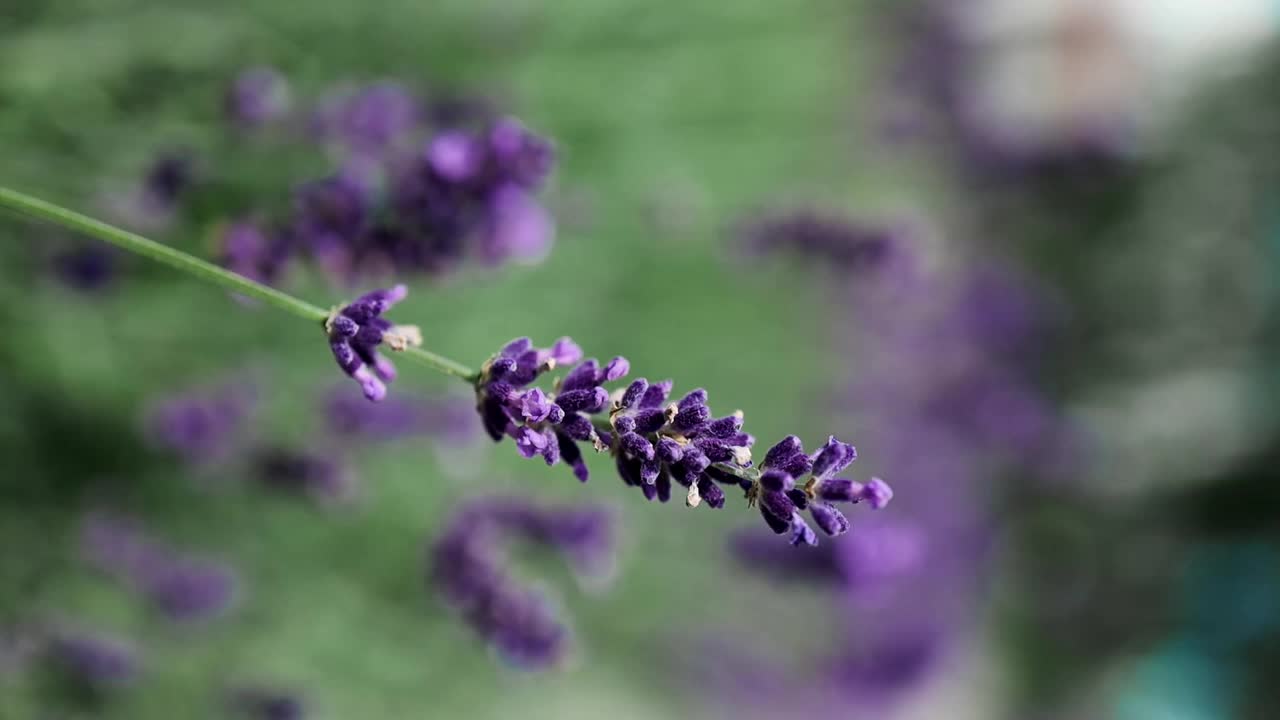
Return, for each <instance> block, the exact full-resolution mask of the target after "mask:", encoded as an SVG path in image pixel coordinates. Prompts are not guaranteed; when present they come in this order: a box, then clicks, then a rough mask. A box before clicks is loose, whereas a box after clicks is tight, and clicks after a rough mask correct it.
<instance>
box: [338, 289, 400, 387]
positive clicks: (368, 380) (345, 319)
mask: <svg viewBox="0 0 1280 720" xmlns="http://www.w3.org/2000/svg"><path fill="white" fill-rule="evenodd" d="M408 294H409V290H408V288H406V287H405V286H404V285H396V286H395V287H392V288H388V289H386V290H374V291H373V292H370V293H366V294H364V295H361V296H360V297H358V298H356V299H355V300H354V301H352V302H351V304H350V305H347V306H346V307H343V308H341V309H335V310H334V311H333V312H332V313H330V314H329V318H328V320H326V321H325V331H326V332H328V334H329V347H330V348H331V349H332V350H333V357H334V359H336V360H337V361H338V367H340V368H342V371H343V372H345V373H346V374H348V375H350V376H351V377H352V378H354V379H355V381H356V382H358V383H360V388H361V390H363V391H364V396H365V397H366V398H368V399H369V400H371V401H374V402H377V401H378V400H381V399H382V398H384V397H386V395H387V386H386V384H385V383H388V382H391V381H392V380H393V379H395V376H396V370H395V366H394V365H392V364H391V361H390V360H387V359H386V358H384V357H382V356H381V355H379V354H378V346H379V345H382V344H385V345H386V346H387V347H389V348H391V349H392V350H404V349H405V348H407V347H409V346H411V345H412V346H418V345H421V344H422V332H421V331H420V330H419V329H418V328H417V327H416V326H414V325H392V324H391V323H390V322H388V321H386V320H384V319H382V314H383V313H384V312H386V311H387V310H388V309H389V308H390V307H391V306H392V305H395V304H396V303H398V302H400V301H401V300H403V299H404V298H405V296H406V295H408Z"/></svg>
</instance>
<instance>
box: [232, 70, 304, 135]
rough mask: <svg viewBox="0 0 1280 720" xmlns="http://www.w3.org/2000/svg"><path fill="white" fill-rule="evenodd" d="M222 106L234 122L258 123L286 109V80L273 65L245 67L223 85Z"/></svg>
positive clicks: (277, 116)
mask: <svg viewBox="0 0 1280 720" xmlns="http://www.w3.org/2000/svg"><path fill="white" fill-rule="evenodd" d="M223 109H224V111H225V112H226V115H227V119H228V120H230V121H231V122H232V123H234V124H235V125H238V126H240V127H242V128H246V129H252V128H257V127H261V126H262V125H265V124H267V123H269V122H271V121H272V120H276V119H277V118H279V117H281V116H282V115H284V113H286V112H288V110H289V81H288V80H286V79H285V77H284V76H283V75H281V74H280V72H279V71H277V70H275V69H274V68H269V67H255V68H250V69H248V70H245V71H243V72H241V73H240V74H239V75H237V76H236V78H235V80H234V81H233V82H232V83H231V86H230V87H229V88H227V93H226V96H225V98H224V100H223Z"/></svg>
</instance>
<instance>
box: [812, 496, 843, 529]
mask: <svg viewBox="0 0 1280 720" xmlns="http://www.w3.org/2000/svg"><path fill="white" fill-rule="evenodd" d="M809 514H810V515H812V516H813V521H814V522H815V523H817V525H818V528H819V529H821V530H822V532H824V533H826V534H828V535H830V536H831V537H836V536H837V535H843V534H844V533H845V532H847V531H848V530H849V520H848V518H846V517H845V516H844V513H842V512H840V511H839V510H837V509H836V508H835V506H833V505H828V504H827V503H814V504H812V505H810V506H809Z"/></svg>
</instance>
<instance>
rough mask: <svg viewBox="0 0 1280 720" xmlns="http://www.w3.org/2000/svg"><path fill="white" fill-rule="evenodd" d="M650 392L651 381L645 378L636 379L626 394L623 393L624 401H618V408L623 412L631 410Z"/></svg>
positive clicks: (628, 387)
mask: <svg viewBox="0 0 1280 720" xmlns="http://www.w3.org/2000/svg"><path fill="white" fill-rule="evenodd" d="M648 390H649V381H648V380H645V379H644V378H636V379H635V380H632V381H631V384H630V385H628V386H627V390H626V392H624V393H622V399H621V400H619V401H618V407H620V408H622V409H623V410H627V409H630V408H632V407H634V406H635V405H636V403H639V402H640V398H642V397H644V394H645V393H646V392H647V391H648Z"/></svg>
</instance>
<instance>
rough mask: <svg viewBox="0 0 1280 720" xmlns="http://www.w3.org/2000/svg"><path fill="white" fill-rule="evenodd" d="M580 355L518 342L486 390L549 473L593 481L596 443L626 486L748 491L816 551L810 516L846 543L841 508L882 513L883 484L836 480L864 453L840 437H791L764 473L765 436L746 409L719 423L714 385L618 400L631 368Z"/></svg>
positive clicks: (639, 385)
mask: <svg viewBox="0 0 1280 720" xmlns="http://www.w3.org/2000/svg"><path fill="white" fill-rule="evenodd" d="M562 348H569V349H571V351H570V352H560V350H561V349H562ZM581 354H582V353H581V351H580V350H579V349H578V346H577V345H576V344H574V343H573V342H572V341H571V340H569V339H568V338H562V339H561V340H560V341H559V342H557V343H556V345H555V347H553V348H550V349H539V348H536V347H534V345H533V343H532V342H531V341H530V340H529V339H528V338H518V339H516V340H513V341H511V342H510V343H508V344H507V345H506V347H504V348H503V349H502V350H501V351H499V353H498V354H497V355H495V356H493V357H492V358H490V359H489V361H488V362H486V363H485V365H484V367H483V368H482V369H481V372H480V377H479V379H478V381H477V383H476V396H477V411H478V412H479V414H480V417H481V421H482V423H483V425H484V428H485V431H486V432H487V433H488V434H489V437H491V438H492V439H493V440H494V441H495V442H501V441H502V439H503V438H504V437H510V438H512V439H513V440H514V441H515V444H516V448H517V450H518V451H519V452H520V454H521V455H522V456H524V457H527V458H532V457H541V458H542V459H543V460H545V461H546V463H547V464H548V465H554V464H556V463H558V462H560V461H564V462H565V463H566V464H568V465H569V466H570V467H571V468H572V469H573V472H574V475H575V476H577V478H578V479H579V480H581V481H583V482H586V480H587V477H588V471H587V466H586V463H585V461H584V460H583V457H582V455H583V453H582V448H581V446H580V445H579V443H589V444H590V445H591V447H593V448H594V449H595V450H596V451H597V452H605V451H608V452H609V453H610V454H611V455H612V456H613V458H614V464H615V466H616V468H617V471H618V475H619V477H621V478H622V481H623V483H624V484H626V485H628V486H633V487H636V488H638V489H639V490H640V492H641V494H642V495H643V496H644V497H645V499H647V500H655V499H656V500H658V501H659V502H667V501H668V500H670V498H671V493H672V488H673V484H679V485H681V486H683V487H684V488H686V492H685V502H686V504H687V505H689V506H690V507H697V506H698V505H701V504H703V503H704V502H705V503H706V504H707V505H708V506H710V507H713V508H720V507H723V506H724V503H725V494H724V490H723V489H722V488H721V485H731V486H737V487H739V488H741V489H743V490H744V491H745V493H746V496H747V499H748V504H749V505H756V504H759V506H760V508H761V515H762V516H763V518H764V520H765V522H766V523H767V524H768V525H769V527H770V528H771V529H772V530H773V531H774V532H776V533H779V534H784V533H790V535H791V540H792V543H793V544H803V545H816V544H817V535H816V534H815V533H814V532H813V530H812V529H811V528H810V527H809V525H808V523H807V522H806V521H805V520H804V518H803V517H802V516H801V515H800V512H801V511H804V510H808V511H809V513H810V515H811V516H812V517H813V519H814V521H815V522H816V523H817V525H818V527H819V528H820V529H821V530H822V531H823V532H825V533H826V534H828V535H832V536H835V535H840V534H842V533H844V532H846V531H847V530H848V529H849V522H848V520H847V519H846V518H845V517H844V515H843V514H842V513H841V512H840V511H839V510H838V509H837V508H836V507H835V506H834V505H832V504H831V503H833V502H846V503H857V502H860V501H862V500H867V501H868V504H869V505H870V506H871V507H873V508H877V509H878V508H879V507H883V506H884V505H885V504H886V503H887V502H888V500H889V498H891V497H892V492H891V491H890V490H889V487H888V485H887V484H885V483H883V482H882V481H880V480H873V481H872V483H870V484H868V485H866V486H863V485H861V484H857V483H853V481H850V480H843V479H838V478H835V477H834V475H835V474H836V473H839V472H840V471H842V470H844V469H845V467H847V466H848V465H849V464H850V463H851V462H853V460H854V458H856V457H857V452H856V451H855V450H854V449H853V446H851V445H849V444H847V443H843V442H840V441H839V440H837V439H836V438H835V437H834V436H833V437H831V438H830V439H829V440H828V441H827V444H826V445H824V446H823V447H822V448H821V449H820V450H819V451H818V452H816V453H814V454H813V455H812V456H810V455H807V454H806V453H805V452H804V447H803V446H802V444H801V443H800V440H799V438H796V437H794V436H791V437H788V438H785V439H784V440H782V441H781V442H779V443H778V444H777V445H775V446H774V447H773V448H772V449H771V450H770V451H769V452H768V453H767V454H766V456H765V460H764V463H763V464H761V466H760V467H758V468H757V467H754V466H753V464H752V457H751V447H752V446H753V445H754V443H755V438H754V437H752V436H751V435H750V434H747V433H745V432H743V431H742V421H743V418H742V413H740V412H735V413H733V414H730V415H726V416H723V417H716V416H715V415H714V413H712V412H711V409H710V407H709V406H708V405H707V392H706V391H705V390H703V389H697V390H694V391H692V392H690V393H688V394H686V395H685V396H684V397H682V398H681V399H680V400H679V401H677V402H674V403H670V402H668V395H669V394H670V392H671V389H672V386H673V383H672V382H671V381H670V380H664V381H662V382H659V383H653V384H650V383H649V382H648V381H647V380H645V379H644V378H640V379H637V380H634V381H632V382H631V383H630V384H628V385H626V386H625V387H623V388H618V389H617V390H615V391H614V392H612V393H610V392H609V391H608V390H606V389H605V388H604V387H603V386H604V385H605V384H606V383H612V382H616V381H618V380H621V379H622V378H623V377H625V376H626V374H627V373H628V372H629V371H630V364H629V363H628V362H627V360H626V359H625V358H622V357H615V358H614V359H613V360H610V361H609V362H608V363H606V364H604V365H603V366H601V364H600V363H599V362H598V361H597V360H595V359H594V358H588V359H586V360H581ZM580 360H581V362H579V361H580ZM570 363H577V364H576V365H574V366H573V367H571V368H570V369H569V370H568V371H567V372H566V373H565V374H564V375H563V376H562V377H560V378H559V379H558V380H557V381H556V382H555V384H554V386H553V392H551V393H548V392H546V391H545V390H543V389H542V388H539V387H534V386H533V383H534V382H535V381H536V380H538V378H539V377H540V376H541V375H543V374H545V373H547V372H550V371H551V370H553V369H556V368H559V367H561V366H563V365H566V364H570ZM806 475H808V476H810V477H809V479H808V481H807V482H806V483H805V485H804V486H803V487H797V482H796V479H797V478H802V477H804V476H806ZM832 488H834V489H832ZM842 493H843V494H842Z"/></svg>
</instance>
